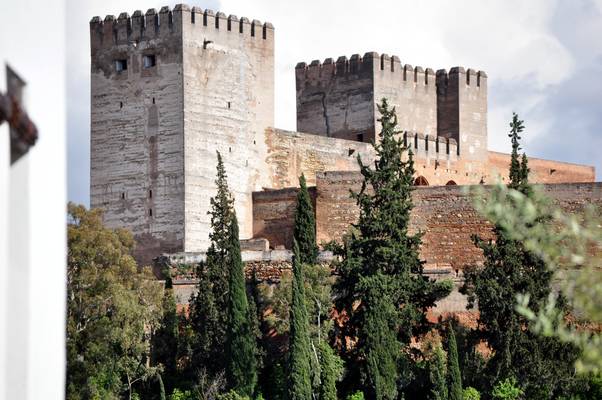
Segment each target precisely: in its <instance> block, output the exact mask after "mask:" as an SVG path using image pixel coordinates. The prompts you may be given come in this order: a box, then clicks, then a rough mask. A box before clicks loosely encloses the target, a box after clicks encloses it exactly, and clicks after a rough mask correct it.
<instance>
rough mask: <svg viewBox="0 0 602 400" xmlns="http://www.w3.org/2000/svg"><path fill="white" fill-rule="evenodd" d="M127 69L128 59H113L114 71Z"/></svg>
mask: <svg viewBox="0 0 602 400" xmlns="http://www.w3.org/2000/svg"><path fill="white" fill-rule="evenodd" d="M127 69H128V60H126V59H123V60H115V71H117V72H121V71H127Z"/></svg>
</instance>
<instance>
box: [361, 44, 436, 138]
mask: <svg viewBox="0 0 602 400" xmlns="http://www.w3.org/2000/svg"><path fill="white" fill-rule="evenodd" d="M372 54H373V57H374V58H376V60H377V61H376V63H377V65H378V67H377V68H375V76H374V100H375V101H376V103H377V104H380V101H381V99H382V98H383V97H384V98H386V99H387V100H389V104H390V105H392V106H395V108H396V111H397V118H398V125H399V128H400V129H402V130H404V131H411V132H419V133H421V134H423V135H428V136H429V137H432V138H435V137H436V136H437V87H436V82H435V72H434V71H433V70H432V69H430V68H426V70H425V69H424V68H422V67H415V68H414V67H412V66H411V65H407V64H406V65H402V64H401V62H400V60H399V58H398V57H397V56H392V57H390V56H389V55H387V54H382V55H381V56H379V55H378V54H377V53H372ZM378 118H379V113H378V111H376V115H375V120H374V124H375V126H376V129H377V131H378V129H379V127H380V123H379V122H378V121H377V119H378Z"/></svg>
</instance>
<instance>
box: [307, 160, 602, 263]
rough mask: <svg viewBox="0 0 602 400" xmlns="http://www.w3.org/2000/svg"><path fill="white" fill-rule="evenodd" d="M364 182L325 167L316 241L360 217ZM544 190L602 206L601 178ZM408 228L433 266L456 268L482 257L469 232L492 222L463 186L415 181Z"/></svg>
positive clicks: (566, 204)
mask: <svg viewBox="0 0 602 400" xmlns="http://www.w3.org/2000/svg"><path fill="white" fill-rule="evenodd" d="M360 187H361V176H360V175H359V174H358V173H356V172H326V173H322V174H319V175H318V177H317V198H316V203H317V209H316V225H317V238H318V243H321V242H325V241H329V240H332V239H335V240H340V239H341V237H342V235H343V234H344V233H345V232H346V231H347V230H348V229H349V225H350V224H351V223H353V222H355V221H356V220H357V217H358V209H357V207H356V205H355V202H354V201H353V200H352V199H351V198H350V197H349V189H353V190H355V191H357V190H359V189H360ZM542 189H543V190H544V192H545V194H546V195H547V196H549V197H551V198H552V199H554V200H555V202H556V204H558V205H559V206H560V207H562V208H563V209H564V210H566V211H568V212H577V211H579V210H581V209H582V208H583V207H584V205H586V204H592V203H595V204H598V205H600V206H602V183H566V184H549V185H544V186H542ZM413 198H414V209H413V210H412V219H411V227H410V230H411V231H413V232H415V231H416V230H420V231H422V232H423V237H422V241H423V245H422V250H421V256H422V258H423V259H424V260H425V261H426V263H427V264H428V265H431V266H433V267H436V266H445V265H449V266H451V267H452V268H453V269H454V270H455V269H458V270H461V269H463V268H464V267H465V266H466V265H470V264H474V263H479V262H481V261H482V253H481V251H480V250H478V249H477V248H476V247H475V246H474V245H473V243H472V240H471V236H472V235H473V234H477V235H479V236H481V237H484V238H488V237H491V224H490V223H489V222H488V221H486V220H485V219H484V218H482V217H481V216H480V215H479V214H478V213H477V212H476V211H475V210H474V208H473V207H472V204H471V201H470V198H469V197H468V196H467V195H466V194H465V187H462V186H436V187H417V188H416V190H415V191H414V194H413Z"/></svg>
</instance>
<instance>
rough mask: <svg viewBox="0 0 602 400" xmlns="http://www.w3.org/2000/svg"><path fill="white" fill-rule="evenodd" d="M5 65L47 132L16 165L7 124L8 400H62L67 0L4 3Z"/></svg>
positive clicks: (0, 163)
mask: <svg viewBox="0 0 602 400" xmlns="http://www.w3.org/2000/svg"><path fill="white" fill-rule="evenodd" d="M1 9H2V12H0V91H2V92H4V91H5V89H6V76H5V63H8V64H10V65H11V66H12V67H13V69H14V70H15V71H16V72H17V73H18V74H19V75H20V76H21V77H22V78H23V79H24V80H25V81H26V82H27V87H26V92H25V96H26V104H27V111H28V113H29V115H30V116H31V119H32V120H33V121H34V122H35V123H36V125H37V126H38V130H39V140H38V143H37V144H36V145H35V147H34V148H33V149H32V150H31V151H30V152H29V153H28V154H27V155H26V156H25V157H23V158H22V159H21V160H19V161H18V162H17V163H16V164H15V165H13V166H12V167H10V166H9V151H8V129H7V127H6V124H4V125H3V126H1V127H0V400H4V399H7V400H8V399H10V400H13V399H25V400H30V399H57V400H58V399H63V398H64V379H65V378H64V377H65V337H64V336H65V297H66V296H65V293H66V292H65V271H66V158H65V155H66V151H65V148H66V142H65V138H66V135H65V117H66V116H65V16H66V14H65V13H66V9H65V5H64V1H62V0H58V1H52V2H39V1H35V0H20V1H18V2H3V4H2V6H1Z"/></svg>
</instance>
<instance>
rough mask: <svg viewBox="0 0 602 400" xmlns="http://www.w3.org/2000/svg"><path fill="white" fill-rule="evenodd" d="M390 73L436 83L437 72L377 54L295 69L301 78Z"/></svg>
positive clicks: (413, 80) (328, 61)
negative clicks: (378, 72)
mask: <svg viewBox="0 0 602 400" xmlns="http://www.w3.org/2000/svg"><path fill="white" fill-rule="evenodd" d="M379 70H380V71H389V72H392V73H400V74H401V76H402V80H403V81H410V82H415V83H421V84H425V85H433V84H434V83H435V71H434V70H433V69H432V68H423V67H421V66H416V67H413V66H411V65H410V64H405V65H402V64H401V61H400V59H399V57H397V56H389V55H388V54H382V55H379V54H378V53H377V52H367V53H365V54H364V56H363V57H360V55H359V54H354V55H352V56H351V58H347V57H346V56H341V57H339V58H337V60H336V62H335V61H334V59H332V58H327V59H325V60H324V61H323V62H320V60H313V61H312V62H311V63H310V64H307V63H305V62H300V63H298V64H297V66H296V67H295V71H296V74H297V76H298V77H299V78H301V77H304V76H305V77H307V78H317V77H330V76H334V75H350V74H351V75H353V74H358V73H360V72H363V71H370V72H375V71H379Z"/></svg>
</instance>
